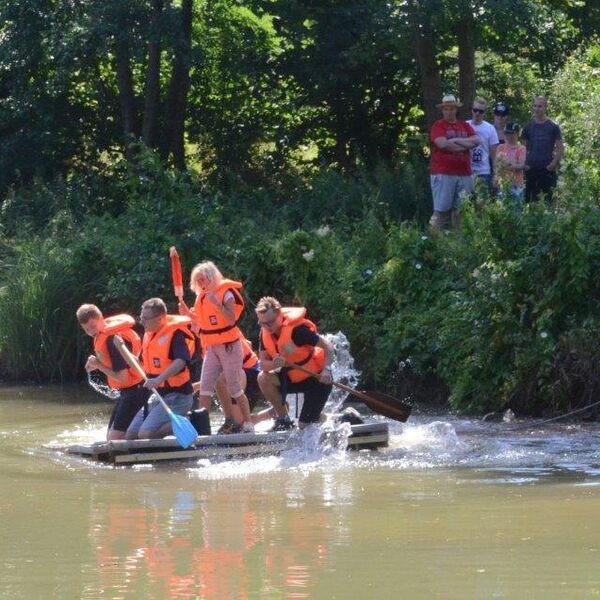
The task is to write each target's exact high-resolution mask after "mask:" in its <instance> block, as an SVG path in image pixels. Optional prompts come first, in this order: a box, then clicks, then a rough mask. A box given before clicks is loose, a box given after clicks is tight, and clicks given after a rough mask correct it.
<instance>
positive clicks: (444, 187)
mask: <svg viewBox="0 0 600 600" xmlns="http://www.w3.org/2000/svg"><path fill="white" fill-rule="evenodd" d="M430 181H431V195H432V196H433V210H435V211H436V212H448V211H449V210H457V209H458V208H459V207H460V203H461V201H462V198H463V196H468V195H469V194H472V193H473V189H474V187H473V177H472V176H471V175H441V174H437V175H431V176H430Z"/></svg>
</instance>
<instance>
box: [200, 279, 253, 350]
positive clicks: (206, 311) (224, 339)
mask: <svg viewBox="0 0 600 600" xmlns="http://www.w3.org/2000/svg"><path fill="white" fill-rule="evenodd" d="M241 289H242V284H241V283H239V282H238V281H232V280H231V279H223V281H222V282H221V284H220V285H219V287H218V288H217V289H216V290H215V291H214V293H215V294H216V296H217V301H218V303H219V305H222V304H223V297H224V296H225V293H226V292H227V291H231V292H232V293H233V297H234V299H235V307H234V314H235V323H234V324H233V325H229V323H227V321H226V320H225V317H223V315H222V314H221V311H220V310H219V309H218V308H217V307H216V306H215V305H214V304H213V303H212V302H211V301H210V300H208V299H207V298H206V293H205V292H202V293H201V294H198V297H197V298H196V303H195V304H194V313H195V315H196V322H197V323H198V327H199V329H200V336H201V337H202V343H203V344H204V345H205V346H211V345H213V344H226V343H228V342H235V340H237V339H239V338H240V337H242V332H241V331H240V330H239V327H238V326H237V322H238V321H239V318H240V316H241V314H242V311H243V310H244V299H243V298H242V294H241V293H240V291H239V290H241Z"/></svg>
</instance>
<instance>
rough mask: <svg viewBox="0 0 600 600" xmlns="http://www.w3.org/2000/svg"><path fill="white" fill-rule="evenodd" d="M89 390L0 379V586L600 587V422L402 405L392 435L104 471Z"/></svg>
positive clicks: (228, 593)
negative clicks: (374, 444)
mask: <svg viewBox="0 0 600 600" xmlns="http://www.w3.org/2000/svg"><path fill="white" fill-rule="evenodd" d="M110 408H111V406H110V403H109V402H105V401H103V400H102V399H101V398H100V397H98V396H97V395H96V396H93V395H92V394H91V393H90V391H89V388H69V389H64V388H62V389H61V388H52V387H45V388H23V387H21V388H6V387H5V388H1V389H0V519H1V523H2V543H1V545H0V598H2V599H10V600H17V599H21V598H23V599H25V598H26V599H28V600H29V599H32V598H44V599H60V600H63V599H79V598H81V599H96V598H97V599H133V598H140V599H156V600H162V599H167V598H169V599H170V598H177V599H190V598H198V599H213V598H214V599H239V600H243V599H249V598H260V599H263V598H264V599H278V598H318V599H321V598H322V599H331V598H340V599H371V598H372V599H379V598H384V599H386V598H409V599H420V598H424V599H425V598H427V599H430V598H444V599H454V598H456V599H464V598H515V599H524V598H536V599H537V598H540V599H541V598H544V599H548V598H550V599H552V598H557V599H558V598H560V599H564V598H598V597H599V596H600V427H599V426H598V425H558V424H552V425H545V426H543V425H542V426H537V425H536V423H534V422H531V423H526V424H525V428H523V423H519V426H520V427H522V428H521V429H515V425H514V424H508V425H507V424H487V423H485V424H484V423H481V422H479V421H477V420H468V419H458V418H455V417H451V416H447V415H443V416H431V415H428V416H427V415H418V414H416V415H413V416H411V418H410V420H409V422H408V423H406V424H400V423H393V424H392V425H391V445H390V447H389V448H387V449H383V450H379V451H360V452H344V451H341V450H338V449H335V448H325V449H324V448H319V447H318V446H315V445H314V444H312V442H311V441H310V440H309V441H308V442H307V443H306V445H305V446H302V447H300V448H297V449H295V450H290V451H289V452H286V453H284V455H283V456H280V457H259V458H253V459H243V460H228V461H216V460H215V461H213V462H208V461H201V462H199V463H191V464H190V463H179V464H170V465H168V466H167V465H160V466H154V467H152V466H138V467H118V468H117V467H109V466H103V465H99V464H95V463H92V462H89V461H86V460H83V459H77V458H72V457H66V456H64V455H62V454H61V453H59V452H56V451H50V450H46V449H44V447H43V446H44V445H45V444H49V443H57V442H58V443H69V442H74V441H92V440H96V439H100V438H102V436H103V435H104V425H105V423H106V421H107V418H108V414H109V412H110Z"/></svg>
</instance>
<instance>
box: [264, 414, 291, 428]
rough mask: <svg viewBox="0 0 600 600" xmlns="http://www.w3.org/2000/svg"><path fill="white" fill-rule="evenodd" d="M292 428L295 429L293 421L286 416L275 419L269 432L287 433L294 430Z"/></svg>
mask: <svg viewBox="0 0 600 600" xmlns="http://www.w3.org/2000/svg"><path fill="white" fill-rule="evenodd" d="M294 427H296V425H295V424H294V421H292V420H291V419H290V418H289V417H288V415H285V417H277V418H276V419H275V423H273V427H271V429H269V431H288V430H290V429H294Z"/></svg>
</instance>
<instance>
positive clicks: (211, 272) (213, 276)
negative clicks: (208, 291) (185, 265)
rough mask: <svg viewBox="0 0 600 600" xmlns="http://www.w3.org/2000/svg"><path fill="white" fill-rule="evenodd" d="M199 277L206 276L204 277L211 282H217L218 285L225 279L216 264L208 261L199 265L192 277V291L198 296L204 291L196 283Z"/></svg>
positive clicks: (193, 270)
mask: <svg viewBox="0 0 600 600" xmlns="http://www.w3.org/2000/svg"><path fill="white" fill-rule="evenodd" d="M199 275H204V277H206V279H208V280H209V281H215V280H216V282H217V284H218V283H220V282H221V280H222V279H223V274H222V273H221V271H219V269H217V266H216V265H215V263H214V262H212V261H210V260H206V261H204V262H201V263H198V264H197V265H196V266H195V267H194V268H193V269H192V274H191V275H190V290H192V292H195V293H196V294H199V293H200V292H201V291H202V290H201V288H200V286H199V285H198V283H197V281H196V280H197V279H198V276H199Z"/></svg>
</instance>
